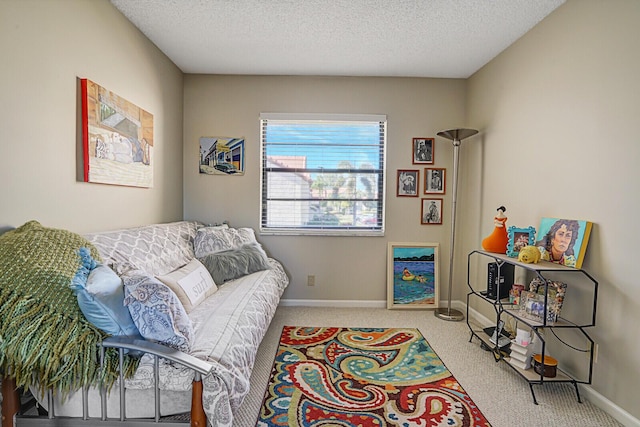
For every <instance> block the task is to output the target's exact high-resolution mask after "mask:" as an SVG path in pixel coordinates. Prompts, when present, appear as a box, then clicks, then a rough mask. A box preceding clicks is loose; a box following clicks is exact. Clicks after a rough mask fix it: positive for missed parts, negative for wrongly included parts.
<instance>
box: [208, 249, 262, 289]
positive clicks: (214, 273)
mask: <svg viewBox="0 0 640 427" xmlns="http://www.w3.org/2000/svg"><path fill="white" fill-rule="evenodd" d="M200 261H201V262H202V263H203V264H204V266H205V267H206V268H207V270H209V273H211V277H213V280H214V281H215V282H216V283H218V284H222V283H224V282H227V281H229V280H233V279H237V278H239V277H242V276H246V275H247V274H251V273H255V272H256V271H261V270H268V269H270V268H271V266H270V265H269V260H268V258H267V254H266V253H265V252H264V250H263V249H262V246H260V244H259V243H257V242H256V243H248V244H245V245H242V246H240V247H239V248H238V249H230V250H227V251H222V252H217V253H213V254H209V255H206V256H204V257H202V258H200Z"/></svg>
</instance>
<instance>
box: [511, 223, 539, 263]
mask: <svg viewBox="0 0 640 427" xmlns="http://www.w3.org/2000/svg"><path fill="white" fill-rule="evenodd" d="M507 235H508V237H509V241H508V242H507V256H510V257H516V258H517V257H518V254H519V253H520V249H522V248H524V247H525V246H528V245H533V244H534V243H535V240H536V229H535V228H533V227H532V226H529V227H527V228H518V227H514V226H511V227H509V228H507Z"/></svg>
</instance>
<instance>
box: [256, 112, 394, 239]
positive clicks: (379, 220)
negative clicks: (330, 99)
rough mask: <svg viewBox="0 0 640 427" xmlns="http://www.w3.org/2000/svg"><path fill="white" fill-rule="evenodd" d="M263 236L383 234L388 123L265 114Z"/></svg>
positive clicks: (367, 118) (374, 118)
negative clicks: (286, 234) (291, 233)
mask: <svg viewBox="0 0 640 427" xmlns="http://www.w3.org/2000/svg"><path fill="white" fill-rule="evenodd" d="M260 139H261V148H262V149H261V153H262V155H261V185H262V187H261V194H262V200H261V210H260V211H261V212H260V213H261V221H260V222H261V231H262V232H283V233H286V232H296V233H305V232H306V233H309V234H363V235H367V234H373V235H381V234H383V232H384V188H385V185H384V183H385V176H384V175H385V146H386V116H383V115H333V114H332V115H327V114H322V115H320V114H274V113H270V114H261V115H260Z"/></svg>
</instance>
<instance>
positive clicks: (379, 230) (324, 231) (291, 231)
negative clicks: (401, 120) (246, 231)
mask: <svg viewBox="0 0 640 427" xmlns="http://www.w3.org/2000/svg"><path fill="white" fill-rule="evenodd" d="M269 121H281V122H291V124H294V123H295V122H296V121H306V122H309V121H317V122H319V123H320V122H333V123H339V122H372V123H378V124H379V126H380V138H381V141H382V144H381V145H382V146H381V147H379V148H378V155H380V156H381V162H380V163H381V164H380V166H379V168H378V169H376V171H377V172H376V173H379V175H380V176H379V183H378V189H379V194H378V197H377V198H376V202H377V203H378V205H379V207H378V210H377V211H378V214H377V216H376V220H378V219H379V225H378V222H377V223H376V225H375V226H368V227H363V226H357V225H352V226H345V227H328V226H324V225H320V226H318V227H309V226H305V227H302V226H299V227H284V226H283V227H269V226H267V224H266V214H267V211H266V209H267V208H266V205H267V202H268V200H267V196H268V195H267V190H266V189H265V186H266V185H267V175H268V167H267V157H266V148H265V138H266V132H265V130H266V127H267V126H268V122H269ZM259 124H260V132H259V133H260V137H259V138H260V201H259V203H260V209H259V215H260V216H259V224H260V228H259V230H260V233H261V234H264V235H310V236H376V237H381V236H384V234H385V211H386V187H387V186H386V181H387V153H386V151H387V127H388V124H387V116H386V115H383V114H318V113H261V114H260V118H259ZM291 169H293V168H291ZM348 200H353V199H348Z"/></svg>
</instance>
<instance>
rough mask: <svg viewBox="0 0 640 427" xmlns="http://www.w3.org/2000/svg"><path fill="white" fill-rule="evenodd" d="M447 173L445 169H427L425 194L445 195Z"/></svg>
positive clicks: (425, 172) (425, 173) (425, 171)
mask: <svg viewBox="0 0 640 427" xmlns="http://www.w3.org/2000/svg"><path fill="white" fill-rule="evenodd" d="M446 172H447V170H446V169H445V168H426V169H425V170H424V194H444V192H445V188H446V181H445V177H446Z"/></svg>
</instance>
